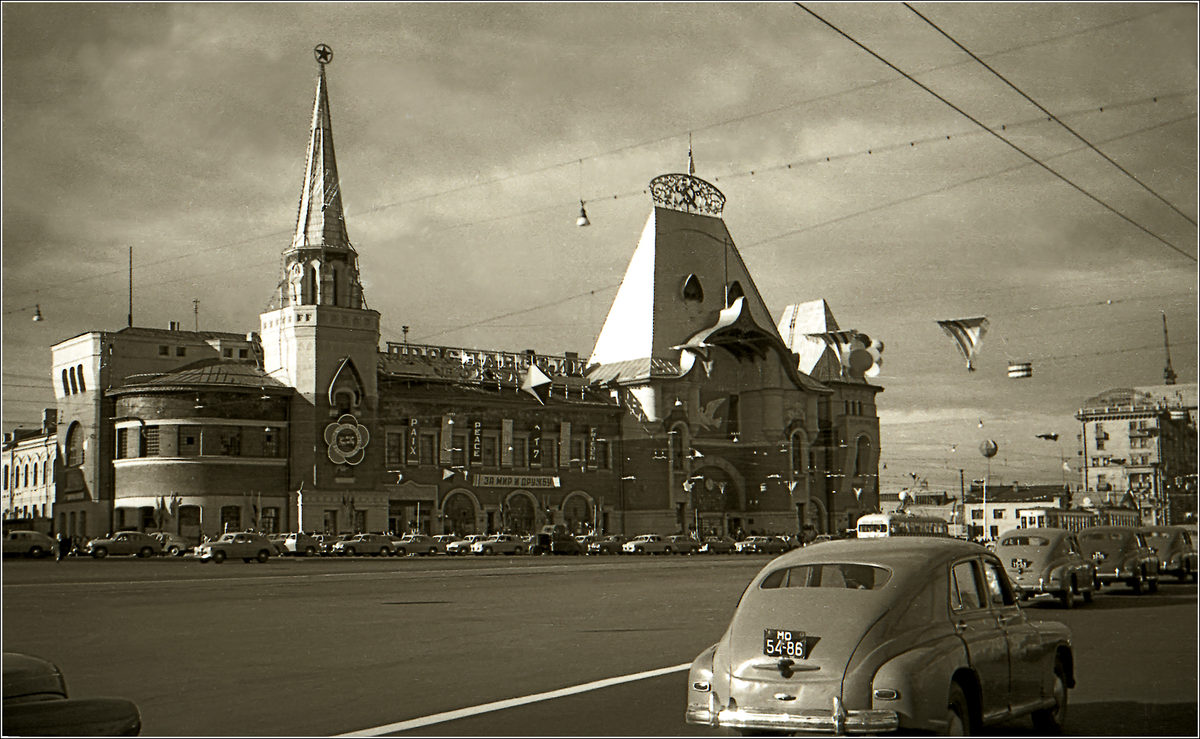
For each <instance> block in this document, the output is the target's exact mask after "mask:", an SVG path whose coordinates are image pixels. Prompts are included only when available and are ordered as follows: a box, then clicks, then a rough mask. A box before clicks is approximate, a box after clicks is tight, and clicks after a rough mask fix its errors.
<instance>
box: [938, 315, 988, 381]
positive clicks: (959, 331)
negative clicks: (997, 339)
mask: <svg viewBox="0 0 1200 739" xmlns="http://www.w3.org/2000/svg"><path fill="white" fill-rule="evenodd" d="M937 324H938V325H939V326H941V327H942V330H943V331H945V332H946V335H947V336H949V337H950V338H952V339H954V340H955V341H957V342H958V350H959V351H960V352H962V355H963V357H964V358H966V360H967V369H968V370H969V371H971V372H974V371H975V366H974V364H973V363H972V362H973V360H974V358H975V352H976V350H977V349H978V347H979V342H981V341H983V336H984V334H986V333H987V328H988V319H987V318H984V317H982V316H981V317H979V318H961V319H956V320H950V321H938V322H937Z"/></svg>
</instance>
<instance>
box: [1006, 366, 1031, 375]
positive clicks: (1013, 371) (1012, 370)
mask: <svg viewBox="0 0 1200 739" xmlns="http://www.w3.org/2000/svg"><path fill="white" fill-rule="evenodd" d="M1008 376H1009V377H1033V363H1032V362H1009V363H1008Z"/></svg>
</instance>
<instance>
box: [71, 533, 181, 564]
mask: <svg viewBox="0 0 1200 739" xmlns="http://www.w3.org/2000/svg"><path fill="white" fill-rule="evenodd" d="M83 551H84V553H85V554H90V555H92V556H93V557H95V558H96V559H104V558H105V557H107V556H108V555H110V554H133V555H137V556H138V557H153V556H155V555H158V554H162V553H163V545H162V542H160V541H159V540H158V539H155V538H154V537H153V536H151V535H149V534H143V533H142V532H140V531H118V532H117V533H115V534H113V535H112V536H110V537H106V538H104V539H92V540H91V541H89V542H88V543H87V546H86V547H84V550H83Z"/></svg>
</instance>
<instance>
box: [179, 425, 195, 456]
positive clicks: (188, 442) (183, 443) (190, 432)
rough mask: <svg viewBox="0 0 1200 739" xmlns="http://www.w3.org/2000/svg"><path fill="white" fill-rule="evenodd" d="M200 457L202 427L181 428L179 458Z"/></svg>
mask: <svg viewBox="0 0 1200 739" xmlns="http://www.w3.org/2000/svg"><path fill="white" fill-rule="evenodd" d="M199 455H200V427H199V426H180V427H179V456H181V457H196V456H199Z"/></svg>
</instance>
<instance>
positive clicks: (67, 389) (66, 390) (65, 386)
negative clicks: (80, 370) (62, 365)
mask: <svg viewBox="0 0 1200 739" xmlns="http://www.w3.org/2000/svg"><path fill="white" fill-rule="evenodd" d="M62 384H63V395H64V396H66V395H70V394H71V386H70V385H68V384H67V371H66V370H63V371H62Z"/></svg>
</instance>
